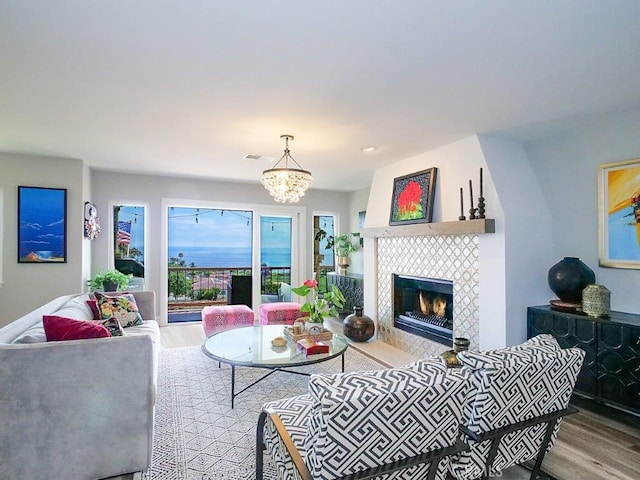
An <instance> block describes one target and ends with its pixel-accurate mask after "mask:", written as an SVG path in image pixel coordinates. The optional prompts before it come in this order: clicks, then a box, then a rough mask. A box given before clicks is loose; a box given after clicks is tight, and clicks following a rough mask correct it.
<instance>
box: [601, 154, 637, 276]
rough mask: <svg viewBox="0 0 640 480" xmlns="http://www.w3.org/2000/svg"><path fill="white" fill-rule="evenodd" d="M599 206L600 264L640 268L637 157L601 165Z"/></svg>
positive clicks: (603, 265)
mask: <svg viewBox="0 0 640 480" xmlns="http://www.w3.org/2000/svg"><path fill="white" fill-rule="evenodd" d="M598 208H599V215H598V217H599V222H598V236H599V242H598V243H599V260H600V266H601V267H613V268H638V269H640V158H638V159H635V160H627V161H624V162H615V163H607V164H604V165H600V168H599V170H598Z"/></svg>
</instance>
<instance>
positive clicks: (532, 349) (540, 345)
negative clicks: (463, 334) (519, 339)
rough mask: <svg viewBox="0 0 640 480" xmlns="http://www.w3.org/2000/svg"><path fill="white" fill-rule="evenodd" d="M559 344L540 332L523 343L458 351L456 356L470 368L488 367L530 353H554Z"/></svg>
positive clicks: (527, 355) (529, 354)
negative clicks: (489, 348) (504, 346)
mask: <svg viewBox="0 0 640 480" xmlns="http://www.w3.org/2000/svg"><path fill="white" fill-rule="evenodd" d="M560 350H561V349H560V345H559V344H558V341H557V340H556V339H555V338H553V337H552V336H551V335H548V334H542V335H537V336H535V337H533V338H530V339H529V340H527V341H526V342H524V343H521V344H519V345H515V346H513V347H507V348H501V349H498V350H487V351H480V352H475V351H470V350H466V351H464V352H460V353H459V354H458V355H457V357H458V361H459V362H460V364H461V365H463V366H465V367H469V368H472V369H478V368H488V367H490V366H492V365H493V366H496V364H500V363H502V362H505V361H518V360H520V359H524V360H526V359H529V358H530V357H531V356H532V355H534V356H535V355H540V354H549V353H551V354H554V353H557V352H559V351H560Z"/></svg>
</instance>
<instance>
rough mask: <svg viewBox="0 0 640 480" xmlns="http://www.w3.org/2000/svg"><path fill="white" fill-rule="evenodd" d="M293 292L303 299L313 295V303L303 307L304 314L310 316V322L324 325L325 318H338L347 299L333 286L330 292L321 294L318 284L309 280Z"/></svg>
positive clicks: (293, 289)
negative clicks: (339, 311)
mask: <svg viewBox="0 0 640 480" xmlns="http://www.w3.org/2000/svg"><path fill="white" fill-rule="evenodd" d="M291 291H292V292H293V293H295V294H296V295H300V296H301V297H306V296H307V295H311V301H310V302H307V303H305V304H304V305H302V308H300V310H302V311H303V312H306V313H308V314H309V322H311V323H322V322H323V321H324V318H325V317H328V316H333V317H337V316H338V310H337V309H338V308H342V306H343V305H344V302H345V299H344V295H343V294H342V292H341V291H340V289H339V288H338V287H336V286H335V285H331V288H330V290H329V291H328V292H326V293H324V294H320V293H319V292H318V282H317V281H316V280H307V281H306V282H304V284H302V285H300V286H299V287H295V288H292V289H291Z"/></svg>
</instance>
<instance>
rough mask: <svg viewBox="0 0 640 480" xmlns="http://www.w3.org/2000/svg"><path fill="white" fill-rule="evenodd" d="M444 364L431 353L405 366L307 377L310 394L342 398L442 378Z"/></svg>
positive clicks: (314, 396)
mask: <svg viewBox="0 0 640 480" xmlns="http://www.w3.org/2000/svg"><path fill="white" fill-rule="evenodd" d="M446 374H447V367H446V364H445V363H444V362H443V361H442V359H441V358H439V357H432V358H431V357H430V358H424V359H421V360H418V361H416V362H413V363H410V364H409V365H406V366H404V367H397V368H389V369H380V370H369V371H364V372H350V373H336V374H330V375H312V376H311V379H310V380H309V394H310V395H311V398H313V399H315V400H317V401H321V400H322V399H323V398H327V397H331V398H334V399H340V400H344V399H346V398H349V397H353V396H360V395H363V394H364V395H370V394H379V393H391V392H395V391H398V390H404V389H406V388H410V387H412V386H420V385H425V384H431V383H434V382H437V381H442V379H443V378H444V376H445V375H446Z"/></svg>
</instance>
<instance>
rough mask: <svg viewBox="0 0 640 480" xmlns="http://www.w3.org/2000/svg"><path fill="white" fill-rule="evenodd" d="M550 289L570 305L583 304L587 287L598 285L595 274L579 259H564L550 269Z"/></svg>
mask: <svg viewBox="0 0 640 480" xmlns="http://www.w3.org/2000/svg"><path fill="white" fill-rule="evenodd" d="M548 280H549V287H550V288H551V290H553V293H555V294H556V295H557V296H558V298H559V299H560V300H562V301H563V302H568V303H581V302H582V291H583V290H584V289H585V287H586V286H587V285H591V284H593V283H596V274H595V273H593V270H591V269H590V268H589V267H588V266H587V265H585V264H584V263H583V262H582V261H581V260H580V259H579V258H577V257H564V259H562V260H561V261H559V262H558V263H556V264H555V265H554V266H553V267H551V268H550V269H549V274H548Z"/></svg>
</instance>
